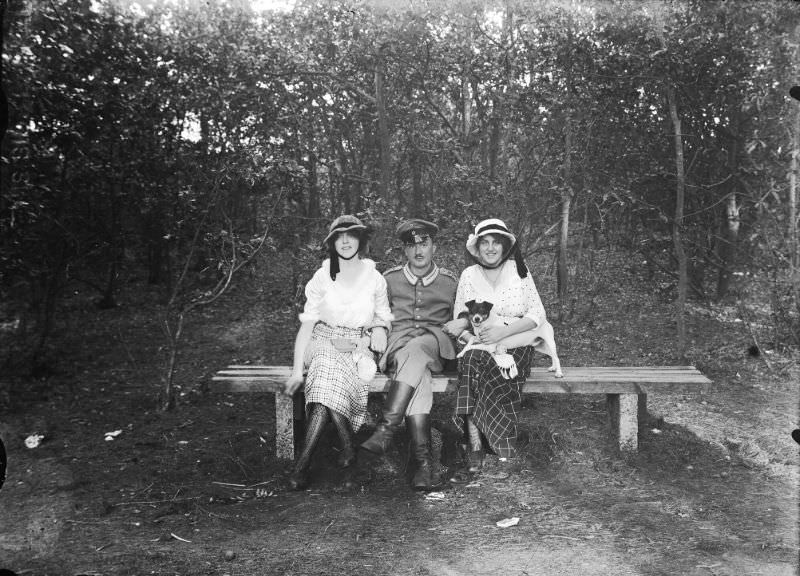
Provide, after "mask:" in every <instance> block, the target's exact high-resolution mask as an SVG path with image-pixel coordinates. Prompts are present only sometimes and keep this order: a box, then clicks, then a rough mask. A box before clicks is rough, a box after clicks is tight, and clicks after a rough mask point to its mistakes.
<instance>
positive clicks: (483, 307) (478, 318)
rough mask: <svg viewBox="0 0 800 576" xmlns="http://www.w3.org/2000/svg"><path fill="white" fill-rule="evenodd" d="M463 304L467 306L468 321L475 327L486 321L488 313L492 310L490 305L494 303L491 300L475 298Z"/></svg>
mask: <svg viewBox="0 0 800 576" xmlns="http://www.w3.org/2000/svg"><path fill="white" fill-rule="evenodd" d="M464 304H465V306H466V307H467V312H468V313H469V316H468V318H469V323H470V324H471V325H472V327H473V328H477V327H478V326H480V325H481V324H483V323H484V322H486V320H487V319H488V318H489V314H490V313H491V311H492V307H493V306H494V304H492V303H491V302H476V301H475V300H470V301H469V302H465V303H464Z"/></svg>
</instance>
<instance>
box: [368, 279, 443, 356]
mask: <svg viewBox="0 0 800 576" xmlns="http://www.w3.org/2000/svg"><path fill="white" fill-rule="evenodd" d="M383 276H384V277H385V278H386V288H387V292H388V295H389V306H390V307H391V310H392V315H393V316H394V320H392V327H391V332H390V333H389V338H388V341H387V346H386V352H385V353H384V354H383V356H382V357H381V359H380V363H379V366H380V369H381V370H385V369H386V365H387V362H388V361H390V360H391V358H392V355H393V354H394V352H395V351H396V350H398V349H400V348H402V347H403V346H404V345H405V344H406V342H408V341H409V340H411V339H412V338H415V337H416V336H420V335H422V334H425V333H427V332H430V333H431V334H433V335H434V336H436V340H437V341H438V342H439V354H440V355H441V356H442V358H445V359H448V360H452V359H453V358H455V355H456V350H455V346H454V345H453V341H452V340H451V339H450V337H449V336H448V335H447V334H445V333H444V331H443V330H442V324H444V323H445V322H449V321H450V320H452V319H453V302H454V301H455V297H456V288H457V287H458V278H457V277H456V275H455V274H453V273H452V272H450V271H449V270H447V269H445V268H439V267H438V266H436V264H434V265H433V269H432V270H431V272H430V273H429V274H428V275H427V276H424V277H422V278H419V277H417V276H415V275H414V274H413V273H412V272H411V270H410V269H409V267H408V264H406V265H405V266H397V267H395V268H392V269H390V270H387V271H386V272H384V274H383Z"/></svg>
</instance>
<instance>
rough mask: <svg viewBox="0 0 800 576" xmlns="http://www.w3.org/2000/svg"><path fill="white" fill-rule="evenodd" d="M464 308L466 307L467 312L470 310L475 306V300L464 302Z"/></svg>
mask: <svg viewBox="0 0 800 576" xmlns="http://www.w3.org/2000/svg"><path fill="white" fill-rule="evenodd" d="M464 306H466V307H467V310H472V307H473V306H475V300H469V301H468V302H464Z"/></svg>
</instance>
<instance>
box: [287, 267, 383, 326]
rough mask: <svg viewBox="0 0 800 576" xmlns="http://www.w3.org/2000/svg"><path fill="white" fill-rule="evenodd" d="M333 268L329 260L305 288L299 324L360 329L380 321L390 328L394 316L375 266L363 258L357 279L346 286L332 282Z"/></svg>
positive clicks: (381, 276)
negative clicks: (318, 323) (374, 321)
mask: <svg viewBox="0 0 800 576" xmlns="http://www.w3.org/2000/svg"><path fill="white" fill-rule="evenodd" d="M330 266H331V263H330V259H326V260H325V261H324V262H323V263H322V266H321V267H320V268H319V270H317V271H316V272H315V273H314V276H313V277H312V278H311V280H309V281H308V284H306V305H305V307H304V308H303V312H302V313H301V314H300V321H301V322H309V321H313V322H318V321H322V322H325V323H326V324H330V325H331V326H344V327H346V328H361V327H363V326H367V325H370V324H372V320H373V319H374V318H377V319H378V320H380V321H381V322H382V323H383V324H385V325H386V326H389V324H390V322H391V320H392V313H391V311H390V309H389V297H388V296H387V293H386V280H385V279H384V278H383V275H382V274H381V273H380V272H378V271H377V270H376V269H375V262H374V261H372V260H370V259H369V258H363V259H362V260H361V270H360V271H359V275H358V277H357V278H356V279H355V281H354V282H353V283H352V284H348V285H346V286H345V285H343V284H342V283H341V282H334V281H333V280H331V275H330Z"/></svg>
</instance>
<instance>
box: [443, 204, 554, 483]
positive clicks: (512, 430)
mask: <svg viewBox="0 0 800 576" xmlns="http://www.w3.org/2000/svg"><path fill="white" fill-rule="evenodd" d="M467 251H468V252H469V253H470V255H471V256H472V258H473V260H474V261H475V264H474V265H473V266H469V267H468V268H467V269H465V270H464V271H463V272H462V273H461V278H460V280H459V282H458V290H457V292H456V301H455V306H454V308H453V314H454V316H455V318H454V319H453V320H452V321H450V322H448V323H447V325H446V329H447V331H448V332H450V333H451V334H453V335H458V334H461V332H462V331H464V330H465V329H468V328H469V327H470V326H469V322H468V320H467V318H466V316H467V307H466V302H468V301H470V300H475V301H479V302H480V301H485V302H491V303H492V304H493V307H492V310H491V314H492V321H491V322H488V323H486V324H483V325H481V327H480V328H479V329H477V330H476V334H475V337H476V339H477V341H478V342H480V343H482V344H497V343H500V344H502V341H503V340H504V339H506V338H508V337H509V336H514V335H516V334H522V333H523V332H526V331H528V330H532V329H534V328H536V327H537V326H538V325H539V323H540V322H541V321H542V320H544V319H545V311H544V307H543V305H542V301H541V298H539V293H538V291H537V290H536V286H535V284H534V282H533V279H532V278H531V275H530V273H529V272H528V268H527V267H526V266H525V262H524V261H523V259H522V255H521V253H520V250H519V246H518V245H517V239H516V237H515V236H514V234H512V233H511V232H510V231H509V230H508V227H507V226H506V225H505V223H504V222H503V221H502V220H498V219H495V218H492V219H488V220H484V221H482V222H480V223H479V224H478V225H477V226H476V227H475V230H474V233H473V234H470V236H469V238H468V239H467ZM512 341H513V340H512ZM507 353H508V354H509V355H511V356H512V357H513V360H514V363H515V364H516V368H517V371H516V372H517V374H516V375H515V376H512V377H511V378H509V373H508V371H507V370H506V371H503V370H501V368H500V366H499V365H498V363H497V361H496V360H495V358H494V356H493V355H492V354H491V353H490V352H487V351H486V350H480V349H472V350H468V351H467V352H466V353H465V354H464V356H463V357H461V358H460V359H459V364H458V374H459V386H458V395H457V399H456V410H455V413H456V417H457V418H458V417H460V418H461V420H462V421H463V424H464V431H465V436H466V437H467V439H468V445H469V449H468V454H467V456H468V458H467V460H468V462H467V472H468V473H474V472H477V471H478V470H480V467H481V465H482V463H483V448H482V446H483V440H482V437H483V438H485V439H486V441H488V444H489V446H490V447H491V448H492V450H493V451H494V452H495V453H496V454H497V455H498V456H499V457H500V458H501V459H508V458H513V457H514V456H515V455H516V436H517V413H518V411H519V409H520V407H521V403H522V397H521V390H520V388H521V385H522V383H523V382H524V381H525V379H526V378H527V377H528V375H529V373H530V365H531V360H532V358H533V348H531V347H530V346H518V347H516V348H510V349H508V350H507ZM468 477H469V476H468V474H466V475H464V474H462V475H461V477H460V478H459V476H458V475H457V476H456V478H454V480H456V481H458V480H459V479H468Z"/></svg>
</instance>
